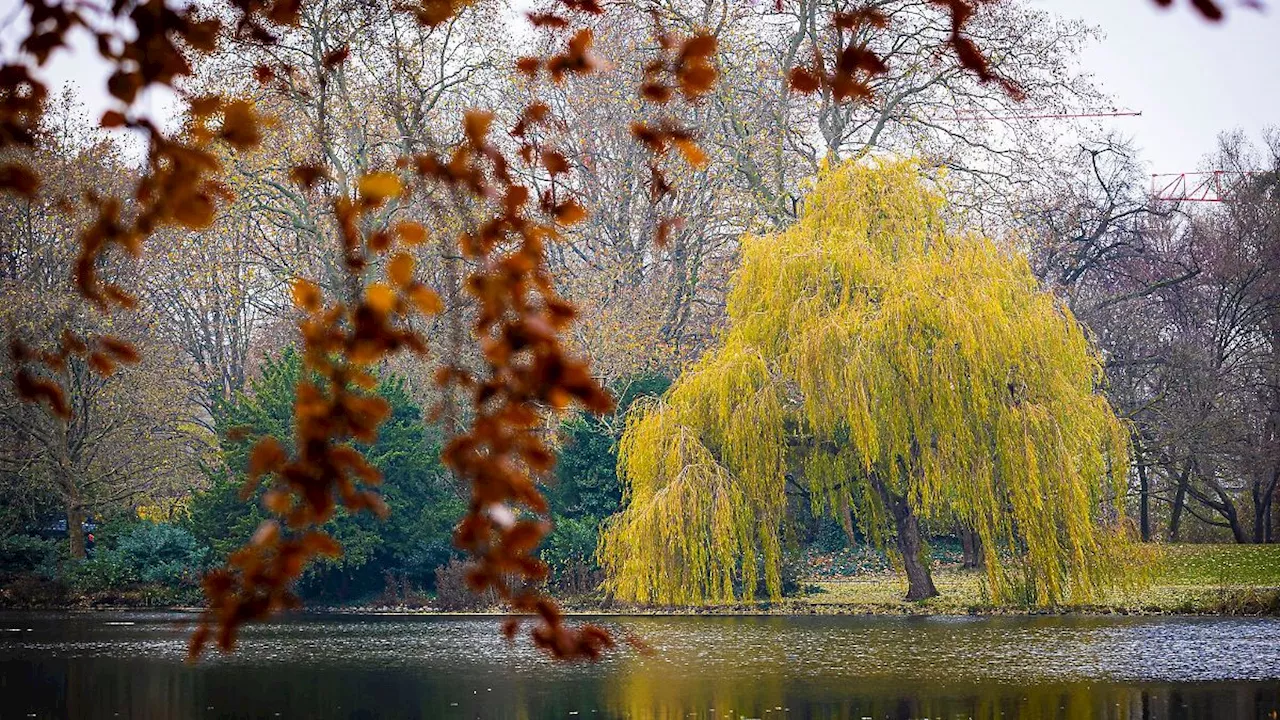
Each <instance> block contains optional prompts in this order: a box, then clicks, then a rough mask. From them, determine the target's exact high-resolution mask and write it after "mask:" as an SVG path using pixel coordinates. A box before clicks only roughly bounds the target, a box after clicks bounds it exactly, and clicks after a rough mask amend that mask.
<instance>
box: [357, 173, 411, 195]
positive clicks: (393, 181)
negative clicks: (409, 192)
mask: <svg viewBox="0 0 1280 720" xmlns="http://www.w3.org/2000/svg"><path fill="white" fill-rule="evenodd" d="M358 187H359V190H360V197H362V198H364V199H366V200H369V201H372V202H377V203H381V202H383V201H385V200H387V199H388V198H396V197H400V193H401V192H403V191H404V187H403V186H402V185H401V184H400V178H399V177H397V176H396V174H395V173H389V172H371V173H369V174H367V175H365V176H363V177H361V178H360V182H359V184H358Z"/></svg>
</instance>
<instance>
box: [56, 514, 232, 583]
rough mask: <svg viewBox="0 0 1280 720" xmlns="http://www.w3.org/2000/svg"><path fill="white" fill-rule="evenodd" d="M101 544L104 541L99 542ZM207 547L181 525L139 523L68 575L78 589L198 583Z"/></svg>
mask: <svg viewBox="0 0 1280 720" xmlns="http://www.w3.org/2000/svg"><path fill="white" fill-rule="evenodd" d="M103 544H105V543H103ZM207 555H208V550H207V549H206V548H204V547H201V545H200V543H199V542H197V541H196V539H195V538H194V537H193V536H192V535H191V533H190V532H188V531H187V530H186V529H185V528H182V527H179V526H177V525H168V524H164V523H152V522H141V523H136V524H133V525H131V526H129V527H128V528H127V529H125V530H123V534H122V535H121V537H120V538H119V539H118V540H117V541H116V542H115V546H114V547H102V545H101V544H100V545H99V547H98V549H97V551H96V552H95V553H94V555H93V557H91V558H89V559H88V560H85V561H84V562H82V563H80V564H79V565H78V566H77V567H76V568H75V569H74V570H73V572H72V574H71V577H70V579H71V582H72V585H73V586H74V587H75V588H76V589H77V590H80V591H81V592H102V591H106V590H118V589H121V588H126V587H130V586H133V585H138V584H149V585H162V586H165V587H169V588H180V587H191V588H194V587H195V586H196V585H198V584H199V579H200V574H201V573H202V572H203V571H204V568H205V562H206V557H207Z"/></svg>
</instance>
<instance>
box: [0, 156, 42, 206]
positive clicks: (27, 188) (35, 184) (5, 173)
mask: <svg viewBox="0 0 1280 720" xmlns="http://www.w3.org/2000/svg"><path fill="white" fill-rule="evenodd" d="M39 189H40V177H39V176H38V175H36V174H35V173H34V172H32V171H31V169H30V168H28V167H27V166H26V165H25V164H23V163H20V162H11V163H5V164H4V165H0V191H2V190H12V191H13V192H16V193H18V194H19V195H22V196H24V197H28V198H33V197H35V195H36V192H37V191H38V190H39Z"/></svg>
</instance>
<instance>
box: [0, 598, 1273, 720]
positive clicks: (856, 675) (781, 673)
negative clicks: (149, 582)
mask: <svg viewBox="0 0 1280 720" xmlns="http://www.w3.org/2000/svg"><path fill="white" fill-rule="evenodd" d="M499 622H500V621H499V620H498V619H496V618H445V617H388V616H377V617H372V616H349V615H342V616H332V615H330V616H302V617H297V618H292V619H288V620H286V621H283V622H277V623H272V624H270V625H264V626H258V627H254V628H250V629H249V630H248V631H246V633H245V635H244V639H243V641H242V643H241V647H240V649H239V650H238V651H237V652H236V653H235V654H234V655H230V656H224V657H217V656H214V657H211V658H210V659H208V660H205V661H203V662H201V663H200V664H199V665H197V666H191V665H187V664H185V663H184V657H185V653H186V641H187V635H188V633H189V632H190V623H191V618H190V616H184V615H179V614H171V613H84V614H71V615H52V614H0V719H3V720H8V719H9V718H31V717H34V718H64V717H65V718H116V717H119V718H218V717H234V718H277V717H278V718H383V717H385V718H579V719H584V718H672V719H675V718H707V719H715V720H725V719H726V718H734V719H735V720H737V719H739V718H743V717H747V718H768V719H770V720H773V719H777V718H853V719H854V720H861V719H863V718H990V719H992V720H996V719H999V718H1007V719H1012V718H1166V717H1169V718H1193V717H1194V718H1267V719H1269V720H1276V719H1277V718H1280V619H1274V618H1272V619H1225V618H1204V619H1200V618H1075V617H1066V618H1063V617H1053V618H910V619H908V618H863V617H798V618H783V617H752V618H717V617H678V618H605V619H604V620H603V622H604V623H605V624H607V625H610V626H611V627H613V628H615V629H616V630H618V631H621V632H634V633H636V634H637V635H639V636H640V637H641V638H643V639H644V640H645V641H646V642H648V643H649V644H650V645H652V646H653V648H654V650H655V651H656V654H654V655H652V656H648V657H645V656H641V655H639V654H637V653H636V652H634V651H632V650H625V651H620V652H618V653H616V654H614V655H612V656H610V657H609V658H608V659H606V660H604V661H602V662H599V663H597V664H594V665H563V664H556V663H552V662H550V661H547V660H544V659H542V658H541V657H539V656H537V655H536V654H535V653H533V652H532V651H530V649H529V648H528V646H527V645H525V644H524V643H522V642H517V643H516V644H514V645H508V644H507V643H506V642H504V641H503V640H502V639H501V638H500V635H499Z"/></svg>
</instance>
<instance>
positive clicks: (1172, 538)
mask: <svg viewBox="0 0 1280 720" xmlns="http://www.w3.org/2000/svg"><path fill="white" fill-rule="evenodd" d="M1190 472H1191V466H1190V465H1188V466H1187V468H1186V469H1185V470H1183V471H1182V475H1181V476H1180V477H1179V478H1178V492H1177V494H1176V495H1174V496H1173V512H1172V513H1171V514H1170V515H1169V542H1175V543H1176V542H1178V531H1179V530H1180V529H1181V528H1182V509H1183V507H1185V506H1186V504H1187V482H1188V477H1189V475H1190Z"/></svg>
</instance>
